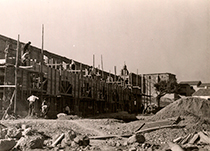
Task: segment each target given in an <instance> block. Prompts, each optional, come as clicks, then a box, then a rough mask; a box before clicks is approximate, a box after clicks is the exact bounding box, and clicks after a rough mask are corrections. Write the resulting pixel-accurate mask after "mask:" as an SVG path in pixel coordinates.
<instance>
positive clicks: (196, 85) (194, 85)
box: [179, 81, 202, 91]
mask: <svg viewBox="0 0 210 151" xmlns="http://www.w3.org/2000/svg"><path fill="white" fill-rule="evenodd" d="M201 83H202V82H201V81H181V82H180V83H179V84H180V85H186V84H187V85H189V86H190V87H192V89H194V90H195V91H197V90H198V89H199V86H200V85H201Z"/></svg>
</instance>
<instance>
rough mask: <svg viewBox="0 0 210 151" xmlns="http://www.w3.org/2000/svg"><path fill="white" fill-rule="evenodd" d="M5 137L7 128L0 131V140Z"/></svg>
mask: <svg viewBox="0 0 210 151" xmlns="http://www.w3.org/2000/svg"><path fill="white" fill-rule="evenodd" d="M6 135H7V128H2V129H0V139H4V138H5V136H6Z"/></svg>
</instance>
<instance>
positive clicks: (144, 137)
mask: <svg viewBox="0 0 210 151" xmlns="http://www.w3.org/2000/svg"><path fill="white" fill-rule="evenodd" d="M209 104H210V102H207V100H202V99H195V98H187V99H180V100H177V101H176V102H174V103H172V104H170V105H168V106H167V107H165V108H164V109H162V110H160V111H159V112H158V113H157V114H156V115H138V116H137V120H134V119H135V118H133V117H134V115H129V114H128V113H125V112H122V113H118V114H115V118H114V117H113V114H110V115H108V114H107V115H106V116H105V115H101V117H100V116H98V117H95V118H86V119H84V118H73V119H71V118H68V117H63V118H59V119H55V120H51V119H26V118H24V119H16V120H2V121H1V122H0V123H1V124H3V125H4V126H6V127H7V128H10V129H12V128H13V129H16V130H17V131H18V130H19V129H22V131H23V132H25V131H26V132H25V133H28V131H27V130H28V129H29V128H30V129H29V130H31V134H29V133H28V134H25V135H24V133H23V132H22V135H23V136H22V137H21V136H20V137H21V138H23V137H24V138H25V140H24V141H25V142H22V146H21V145H19V147H16V148H15V150H34V149H32V148H33V147H31V146H32V145H28V144H27V143H29V139H28V140H27V139H26V138H30V139H33V138H34V137H36V139H34V140H36V141H37V140H38V138H39V137H41V140H43V142H42V141H40V142H41V143H42V144H41V145H40V146H39V145H38V147H37V146H36V145H35V147H34V148H35V150H102V151H103V150H104V151H112V150H113V151H116V150H125V151H126V150H128V151H135V150H150V151H151V150H159V151H164V150H170V148H171V147H170V145H171V144H170V143H172V142H174V143H175V144H176V145H179V146H181V147H182V148H183V149H184V150H203V151H204V150H205V151H208V150H210V146H209V145H210V142H209V143H208V141H210V115H209V114H208V113H209V112H208V111H207V109H209ZM197 109H199V111H198V110H197ZM122 114H123V115H124V116H125V117H126V122H125V121H123V118H122ZM129 116H130V117H131V119H132V120H134V121H130V122H128V117H129ZM116 118H117V119H116ZM141 126H142V127H141ZM162 126H168V127H166V128H164V127H162ZM169 126H174V127H173V128H172V127H169ZM0 127H1V131H0V132H1V133H0V134H1V136H3V129H6V128H5V127H3V126H0ZM154 128H155V129H154ZM137 131H138V132H139V133H136V132H137ZM67 132H68V133H71V135H69V136H70V137H73V138H70V139H69V142H70V144H68V140H66V139H67ZM62 134H63V135H62ZM64 134H65V135H64ZM137 134H138V135H137ZM197 134H198V135H197ZM203 135H204V137H206V140H205V141H204V140H202V138H201V137H202V136H203ZM6 136H7V137H8V136H9V135H8V131H7V135H6ZM6 136H5V137H6ZM59 136H60V138H61V139H60V141H58V143H56V144H55V145H54V146H52V144H53V143H55V142H56V140H58V138H59ZM77 136H82V137H77ZM196 136H198V137H199V138H197V139H196V140H195V141H193V143H190V142H192V140H193V137H196ZM11 137H12V136H11V135H10V138H11ZM15 137H16V138H15V139H16V140H17V142H18V140H20V138H17V136H15ZM80 138H81V139H83V140H85V141H84V142H83V145H81V144H80V143H79V141H78V140H81V139H80ZM87 138H88V139H87ZM63 140H64V141H63ZM65 140H66V141H65ZM72 142H74V143H72ZM75 142H76V143H75ZM32 144H33V142H32ZM0 145H1V143H0ZM20 146H21V147H20ZM0 150H1V149H0ZM13 150H14V149H13ZM171 150H172V149H171Z"/></svg>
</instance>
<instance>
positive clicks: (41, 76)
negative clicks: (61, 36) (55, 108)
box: [40, 24, 44, 102]
mask: <svg viewBox="0 0 210 151" xmlns="http://www.w3.org/2000/svg"><path fill="white" fill-rule="evenodd" d="M43 51H44V25H43V24H42V49H41V71H40V78H41V102H42V101H43V54H44V52H43Z"/></svg>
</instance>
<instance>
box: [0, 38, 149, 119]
mask: <svg viewBox="0 0 210 151" xmlns="http://www.w3.org/2000/svg"><path fill="white" fill-rule="evenodd" d="M23 46H24V43H22V42H19V38H18V40H13V39H10V38H7V37H5V36H2V35H0V111H1V112H4V111H5V110H6V109H7V108H8V106H9V104H12V105H11V107H10V110H11V111H14V112H15V113H16V114H19V115H21V116H26V115H27V111H28V101H27V98H28V97H29V96H30V95H31V94H33V95H36V96H38V97H39V98H41V99H39V100H38V101H36V105H35V112H36V113H37V114H39V112H40V107H41V102H42V100H43V99H45V100H47V102H49V103H50V110H49V117H52V118H53V117H55V116H56V115H57V114H58V113H60V112H64V108H65V106H66V105H68V106H69V107H70V109H71V111H73V113H74V114H77V115H79V116H89V115H95V114H100V113H107V112H109V113H110V112H117V111H129V112H136V113H137V112H139V111H140V108H141V104H142V96H143V93H142V92H141V90H142V87H143V86H144V80H142V77H141V75H138V74H134V73H129V74H126V75H123V72H122V73H121V75H116V74H111V73H109V72H106V71H103V70H101V69H97V68H94V67H92V66H89V65H86V64H83V63H80V62H77V61H75V60H72V59H68V58H66V57H62V56H59V55H56V54H54V53H50V52H49V51H46V50H43V51H42V50H41V49H39V48H36V47H33V46H30V54H29V59H28V61H27V62H26V66H23V65H22V64H21V56H22V55H23ZM6 48H8V49H6ZM16 56H17V57H16ZM125 79H126V80H125ZM14 90H16V95H15V97H14V95H13V92H15V91H14ZM12 97H14V98H15V99H13V98H12ZM144 97H145V96H144ZM14 100H15V101H14Z"/></svg>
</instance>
